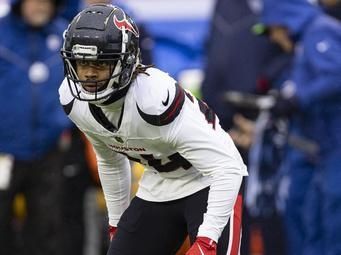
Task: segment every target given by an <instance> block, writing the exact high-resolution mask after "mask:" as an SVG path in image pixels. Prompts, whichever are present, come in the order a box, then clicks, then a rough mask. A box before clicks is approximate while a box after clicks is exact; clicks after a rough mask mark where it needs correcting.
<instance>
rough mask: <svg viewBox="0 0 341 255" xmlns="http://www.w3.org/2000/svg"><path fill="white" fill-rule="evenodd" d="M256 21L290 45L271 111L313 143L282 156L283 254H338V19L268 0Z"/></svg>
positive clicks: (301, 4)
mask: <svg viewBox="0 0 341 255" xmlns="http://www.w3.org/2000/svg"><path fill="white" fill-rule="evenodd" d="M261 20H262V22H263V23H264V24H265V25H266V26H267V28H268V29H267V31H268V33H269V36H270V38H271V39H272V40H273V41H275V42H277V43H279V44H280V45H281V46H282V47H283V48H284V49H285V50H287V51H291V50H295V59H294V64H293V67H292V73H291V75H290V81H287V82H285V83H284V84H283V86H282V89H281V91H280V94H279V97H278V98H277V102H276V104H275V106H274V108H273V110H272V112H273V114H275V115H277V116H286V117H289V118H290V120H291V127H290V132H291V133H294V134H295V135H296V136H297V137H300V139H301V140H305V141H306V144H307V141H309V144H316V145H317V146H315V147H316V148H318V150H317V149H315V150H311V151H310V153H307V151H304V150H298V149H294V148H291V149H289V152H288V155H287V156H286V158H285V163H284V164H285V166H286V167H287V169H288V171H289V177H290V186H289V194H288V200H287V207H286V214H285V215H286V224H285V226H286V228H287V237H288V245H289V250H288V254H290V255H296V254H297V255H302V254H304V255H315V254H328V255H336V254H340V253H341V240H340V237H341V236H340V234H339V232H340V229H341V220H340V219H341V203H340V201H341V186H340V185H339V182H340V180H341V172H340V169H339V166H338V163H337V162H338V160H339V159H340V157H341V135H340V129H341V72H340V70H341V59H340V54H341V26H340V23H339V22H338V21H337V20H336V19H334V18H332V17H330V16H328V15H326V14H324V13H323V12H322V10H321V9H320V8H319V7H318V6H316V5H312V4H311V3H309V1H307V0H265V1H264V9H263V13H262V19H261Z"/></svg>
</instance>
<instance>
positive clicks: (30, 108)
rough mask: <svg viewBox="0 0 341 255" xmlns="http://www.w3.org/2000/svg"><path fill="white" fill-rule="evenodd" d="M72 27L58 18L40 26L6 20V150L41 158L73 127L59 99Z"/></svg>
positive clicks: (1, 28)
mask: <svg viewBox="0 0 341 255" xmlns="http://www.w3.org/2000/svg"><path fill="white" fill-rule="evenodd" d="M66 26H67V24H66V23H65V22H64V20H58V19H54V21H53V22H52V23H50V24H48V25H46V26H45V27H44V28H41V29H34V28H31V27H29V26H28V25H26V24H25V23H23V21H22V20H21V19H20V18H19V17H18V16H16V15H15V14H13V13H10V14H8V15H7V16H5V17H4V18H2V19H1V20H0V34H1V36H0V91H1V93H0V153H9V154H12V155H13V156H14V157H15V158H17V159H19V160H33V159H36V158H38V157H40V156H42V155H43V154H45V153H47V152H48V151H50V150H51V149H52V148H53V147H54V146H55V145H56V144H57V143H58V140H59V137H60V135H61V133H62V131H63V130H64V129H65V128H67V127H68V126H70V123H69V121H68V119H67V118H66V116H65V114H64V112H63V110H62V108H61V107H60V104H59V99H58V87H59V85H60V83H61V81H62V79H63V64H62V60H61V57H60V55H59V52H60V48H61V46H62V33H63V31H64V29H65V28H66Z"/></svg>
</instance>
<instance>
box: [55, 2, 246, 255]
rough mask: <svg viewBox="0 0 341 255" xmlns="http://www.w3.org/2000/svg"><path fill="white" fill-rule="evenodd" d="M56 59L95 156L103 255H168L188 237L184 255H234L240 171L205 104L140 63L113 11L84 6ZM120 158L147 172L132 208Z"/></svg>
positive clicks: (126, 21) (120, 14) (135, 40)
mask: <svg viewBox="0 0 341 255" xmlns="http://www.w3.org/2000/svg"><path fill="white" fill-rule="evenodd" d="M62 56H63V60H64V63H65V69H66V70H65V75H66V78H65V80H64V81H63V83H62V84H61V86H60V89H59V93H60V102H61V104H62V105H63V107H64V110H65V112H66V114H67V115H68V116H69V118H70V119H71V120H72V121H73V122H74V123H75V124H76V125H77V126H78V127H79V128H80V130H81V131H82V132H84V134H85V135H86V136H87V138H88V139H89V140H90V141H91V143H92V145H93V147H94V149H95V152H96V156H97V162H98V171H99V175H100V180H101V184H102V188H103V191H104V194H105V199H106V204H107V208H108V215H109V224H110V235H111V245H110V248H109V251H108V254H116V255H118V254H151V255H152V254H155V255H156V254H174V253H175V251H176V250H177V249H178V248H179V247H180V245H181V244H182V243H183V241H184V238H185V237H186V235H187V233H188V234H189V235H190V239H191V244H192V246H191V248H190V249H189V251H188V252H187V253H186V254H187V255H195V254H206V255H210V254H212V255H213V254H218V255H220V254H226V253H227V251H229V254H238V253H239V241H240V224H241V222H240V214H241V200H242V198H241V195H238V193H239V190H240V187H241V183H242V180H243V176H245V175H247V170H246V166H245V165H244V163H243V161H242V159H241V157H240V155H239V153H238V151H237V149H236V148H235V146H234V144H233V142H232V140H231V138H230V137H229V136H228V134H227V133H226V132H224V131H223V129H222V128H221V127H220V125H219V120H218V118H217V117H216V115H215V114H214V113H213V112H212V111H211V110H210V108H209V107H208V106H207V105H206V104H205V103H204V102H202V101H200V100H197V99H196V98H195V97H193V96H192V94H191V93H189V92H187V91H185V90H184V89H182V88H181V87H180V86H179V85H178V84H177V82H176V81H175V80H174V79H172V78H171V77H170V76H168V75H167V74H166V73H164V72H163V71H161V70H159V69H157V68H153V67H151V66H145V65H143V64H142V63H141V62H140V49H139V32H138V28H137V26H136V24H135V22H134V21H133V20H132V19H131V18H130V17H129V16H128V15H127V14H126V13H125V12H124V11H123V10H122V9H120V8H118V7H115V6H112V5H103V4H102V5H92V6H90V7H88V8H85V9H84V10H83V11H81V12H80V13H79V14H78V15H77V16H76V18H75V19H74V20H73V21H72V22H71V23H70V26H69V27H68V30H67V31H66V33H65V40H64V45H63V49H62ZM128 159H130V160H133V161H137V162H140V163H142V164H144V165H145V167H146V169H145V172H144V174H143V177H142V179H141V181H140V186H139V189H138V191H137V194H136V196H135V197H134V198H133V199H132V201H131V202H130V164H129V161H128ZM229 220H230V223H231V224H228V221H229ZM229 233H232V235H231V236H229Z"/></svg>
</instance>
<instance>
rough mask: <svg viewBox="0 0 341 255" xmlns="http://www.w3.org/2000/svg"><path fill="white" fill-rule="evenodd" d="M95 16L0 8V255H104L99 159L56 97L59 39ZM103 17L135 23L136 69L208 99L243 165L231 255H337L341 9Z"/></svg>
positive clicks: (187, 10)
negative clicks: (147, 68) (239, 220)
mask: <svg viewBox="0 0 341 255" xmlns="http://www.w3.org/2000/svg"><path fill="white" fill-rule="evenodd" d="M46 2H49V3H50V5H51V6H50V7H46V9H44V10H43V11H41V10H40V11H39V10H38V9H39V8H40V7H41V8H43V7H42V6H43V5H45V4H46ZM100 2H107V3H109V1H104V0H102V1H99V0H97V1H94V0H64V1H59V0H0V17H1V19H0V34H1V39H0V91H1V93H0V119H1V121H0V254H4V255H5V254H6V255H12V254H15V255H21V254H32V255H38V254H47V253H48V254H63V255H64V254H73V255H75V254H77V255H104V254H106V250H107V248H108V245H109V238H108V232H107V227H108V226H107V215H106V209H105V201H104V198H103V194H102V191H101V187H100V183H99V179H98V175H97V168H96V159H95V156H94V153H93V151H92V148H91V145H90V144H89V143H88V142H87V140H86V139H85V137H84V136H83V135H82V134H81V133H80V132H79V131H78V130H77V129H76V127H74V126H73V125H72V124H71V123H70V122H69V121H68V120H67V118H66V117H65V116H64V113H63V112H62V109H59V107H60V106H59V103H58V93H57V88H58V86H59V84H60V82H61V81H62V79H63V71H62V62H61V59H59V50H60V47H61V42H62V32H63V30H64V29H65V28H66V26H67V24H68V22H70V21H71V20H72V18H73V17H74V16H75V15H76V14H77V13H78V12H79V11H80V10H81V9H82V8H84V7H85V6H87V5H89V4H92V3H100ZM110 3H113V4H116V5H118V6H120V7H122V8H123V9H125V10H126V11H128V13H129V14H130V16H132V17H133V18H134V20H135V21H136V22H137V24H138V26H139V28H140V33H141V40H140V47H141V49H142V61H143V63H144V64H154V65H155V66H156V67H158V68H160V69H162V70H164V71H166V72H168V73H169V74H170V75H171V76H173V77H174V78H176V79H177V80H178V81H179V84H180V85H181V86H183V87H184V88H186V89H188V90H190V91H192V92H193V93H194V94H195V95H196V96H197V97H200V98H202V99H204V101H206V102H207V104H208V105H210V107H211V108H212V109H214V110H215V112H216V114H217V116H218V117H219V119H220V124H221V125H222V126H223V127H224V129H225V130H226V131H227V132H228V133H229V134H230V135H231V137H232V138H233V140H234V141H235V143H236V144H237V146H238V148H239V150H240V152H241V154H242V156H243V159H244V161H245V162H246V164H247V165H248V170H249V177H248V178H247V181H246V187H245V191H244V211H243V238H242V244H241V254H242V255H296V254H297V255H315V254H316V255H317V254H318V255H341V185H339V183H340V181H341V169H340V166H339V165H340V164H339V160H340V159H341V23H340V21H339V19H340V18H341V1H340V0H320V1H318V0H125V1H124V0H117V1H110ZM34 5H37V6H40V7H34ZM32 6H33V7H32ZM35 8H36V9H35ZM44 8H45V7H44ZM49 8H51V9H49ZM35 11H36V14H35V15H33V17H30V16H32V15H29V14H25V12H28V13H35ZM39 12H42V13H49V12H50V13H51V15H49V16H47V17H45V18H44V17H43V16H44V15H41V16H42V17H41V19H40V20H39V18H37V17H40V14H39ZM35 18H37V19H35ZM44 19H45V21H44ZM14 70H16V71H14ZM6 91H10V92H6ZM47 91H49V92H47ZM47 94H48V95H47ZM14 97H17V100H14V99H13V98H14ZM47 98H50V99H47ZM44 114H45V115H51V116H52V115H53V118H52V117H51V118H47V117H46V118H40V117H37V116H41V115H44ZM26 119H27V120H26ZM57 120H58V121H57ZM43 123H44V124H43ZM56 126H58V128H56ZM52 127H54V128H52ZM47 130H48V131H47ZM51 130H52V131H51ZM26 131H27V132H26ZM51 132H52V133H51ZM57 155H58V157H57ZM52 168H53V170H52ZM37 169H38V170H37ZM132 171H133V175H132V183H133V186H132V196H133V195H134V193H135V192H136V190H137V188H138V181H139V179H140V177H141V175H142V174H143V166H142V165H139V164H136V163H132ZM46 173H49V175H48V176H47V174H46ZM52 216H53V217H52ZM33 243H34V245H33ZM188 246H189V244H188V241H187V240H186V242H185V243H184V245H183V247H182V248H181V250H180V251H179V252H178V254H177V255H184V254H185V253H186V249H187V248H188Z"/></svg>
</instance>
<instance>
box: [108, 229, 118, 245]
mask: <svg viewBox="0 0 341 255" xmlns="http://www.w3.org/2000/svg"><path fill="white" fill-rule="evenodd" d="M116 230H117V227H113V226H110V225H109V238H110V241H111V240H112V239H113V238H114V236H115V234H116Z"/></svg>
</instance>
